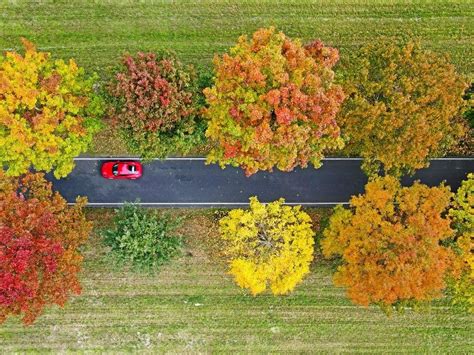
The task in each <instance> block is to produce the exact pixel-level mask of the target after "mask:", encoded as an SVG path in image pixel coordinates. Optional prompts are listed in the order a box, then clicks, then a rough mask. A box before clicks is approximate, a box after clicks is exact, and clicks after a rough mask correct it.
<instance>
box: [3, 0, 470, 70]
mask: <svg viewBox="0 0 474 355" xmlns="http://www.w3.org/2000/svg"><path fill="white" fill-rule="evenodd" d="M0 13H1V14H2V15H1V24H0V26H1V27H0V32H1V36H0V50H6V49H12V48H15V49H19V48H20V43H19V37H20V36H24V37H27V38H29V39H30V40H32V41H34V42H35V43H37V44H38V46H39V48H40V49H44V50H48V51H51V52H52V53H53V54H54V55H55V56H56V57H62V58H70V57H74V58H76V59H77V61H78V62H79V64H80V65H82V66H85V67H86V68H87V69H90V70H96V71H99V72H101V73H104V72H106V70H107V67H109V66H111V65H115V64H116V63H117V61H118V58H119V57H120V55H121V54H123V53H124V52H127V51H128V52H131V53H135V52H137V51H140V50H141V51H156V50H162V49H170V50H174V51H175V52H177V54H178V55H179V57H180V58H181V59H182V60H183V61H185V62H187V63H193V64H195V65H197V66H204V67H209V66H210V65H211V59H212V57H213V55H214V53H222V52H224V51H225V50H227V49H228V48H229V47H230V46H232V45H233V44H235V42H236V39H237V37H238V36H239V35H241V34H249V35H250V34H251V33H253V32H254V31H255V30H256V29H257V28H260V27H265V26H270V25H274V26H277V27H278V28H279V29H280V30H283V31H284V32H285V33H286V34H288V35H289V36H291V37H299V38H302V39H303V40H310V39H314V38H320V39H322V40H323V41H325V42H326V43H328V44H330V45H333V46H336V47H337V48H340V49H341V51H342V53H343V54H348V53H349V52H350V51H351V50H353V49H354V48H355V47H356V46H358V45H361V44H364V43H368V42H372V41H373V40H374V38H376V37H377V36H380V35H386V36H400V35H402V34H403V33H411V34H413V35H416V36H419V37H420V38H421V39H422V41H423V44H424V45H425V46H426V47H427V48H431V49H433V50H436V51H440V52H447V53H450V54H451V56H452V59H453V61H454V63H455V64H456V66H457V67H458V68H459V70H460V71H462V72H464V73H466V74H469V75H470V74H472V71H473V62H472V60H471V59H470V58H473V57H474V49H473V46H472V43H473V42H474V21H473V17H474V7H473V6H472V1H470V0H458V1H427V0H423V1H419V0H418V1H417V0H412V1H407V0H392V1H381V0H378V1H373V0H372V1H370V0H316V1H315V0H282V1H272V0H244V1H231V0H217V1H210V0H201V1H190V0H182V1H152V2H150V1H148V2H147V1H145V2H141V3H136V2H130V1H107V2H90V1H74V2H70V1H58V2H56V1H55V2H41V3H35V2H30V1H18V2H17V1H15V2H7V1H3V2H2V3H1V4H0Z"/></svg>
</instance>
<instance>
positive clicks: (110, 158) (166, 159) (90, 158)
mask: <svg viewBox="0 0 474 355" xmlns="http://www.w3.org/2000/svg"><path fill="white" fill-rule="evenodd" d="M74 160H76V161H80V160H94V161H97V160H140V157H110V156H109V157H106V156H104V157H77V158H74ZM152 160H162V161H168V160H169V161H173V160H191V161H192V160H199V161H205V160H206V158H205V157H174V158H173V157H172V158H164V159H160V158H154V159H152ZM324 160H362V158H342V157H341V158H337V157H335V158H323V161H324ZM430 160H472V161H474V157H453V158H433V159H430Z"/></svg>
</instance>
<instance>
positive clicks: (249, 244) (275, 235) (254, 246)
mask: <svg viewBox="0 0 474 355" xmlns="http://www.w3.org/2000/svg"><path fill="white" fill-rule="evenodd" d="M284 202H285V201H284V199H280V200H278V201H274V202H271V203H268V204H263V203H260V202H259V201H258V199H257V198H256V197H251V198H250V209H249V210H243V209H234V210H232V211H230V212H229V214H228V215H227V216H226V217H224V218H222V219H221V220H220V222H219V228H220V233H221V237H222V239H223V240H224V242H225V253H224V254H225V255H226V256H227V257H228V258H229V266H230V271H229V273H230V274H231V275H233V276H234V278H235V281H236V283H237V284H238V285H239V286H240V287H242V288H247V289H249V290H250V292H251V293H252V294H253V295H254V296H255V295H257V294H259V293H262V292H264V291H265V290H266V289H267V287H269V288H270V289H271V292H272V293H273V294H274V295H281V294H286V293H289V292H291V291H292V290H293V289H294V288H295V286H296V285H297V284H298V283H299V282H301V280H302V279H303V277H304V276H305V275H306V274H307V273H308V272H309V269H310V264H311V261H312V260H313V245H314V239H313V235H314V233H313V230H312V229H311V218H310V217H309V215H308V214H307V213H305V212H303V211H301V206H295V207H291V206H285V205H284Z"/></svg>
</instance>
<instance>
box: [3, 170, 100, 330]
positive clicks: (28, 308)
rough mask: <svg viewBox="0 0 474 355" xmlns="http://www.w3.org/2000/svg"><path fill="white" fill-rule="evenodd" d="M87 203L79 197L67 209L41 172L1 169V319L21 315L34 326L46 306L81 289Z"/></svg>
mask: <svg viewBox="0 0 474 355" xmlns="http://www.w3.org/2000/svg"><path fill="white" fill-rule="evenodd" d="M85 203H86V199H85V198H78V199H77V200H76V204H75V205H74V206H73V207H68V205H67V203H66V201H65V200H64V199H63V198H62V197H61V196H60V195H59V194H58V193H57V192H56V193H53V192H52V191H51V184H50V183H48V182H46V181H45V180H44V178H43V175H42V174H39V173H38V174H28V175H26V176H23V177H21V178H13V177H7V176H5V175H4V173H3V172H2V171H0V323H2V322H3V321H5V319H6V318H7V317H9V316H21V317H22V320H23V323H24V324H31V323H33V321H34V320H35V319H36V318H37V317H38V316H39V315H40V313H41V312H42V311H43V309H44V307H45V306H49V305H52V304H57V305H59V306H63V305H64V304H65V303H66V301H67V300H68V298H69V296H70V294H72V293H75V294H78V293H80V290H81V287H80V284H79V281H78V278H77V274H78V272H79V271H80V268H81V263H82V256H81V255H80V253H79V251H78V248H79V246H81V245H82V244H84V242H85V241H86V239H87V237H88V234H89V232H90V230H91V227H92V226H91V224H90V223H89V222H87V221H86V219H85V217H84V213H83V206H84V205H85Z"/></svg>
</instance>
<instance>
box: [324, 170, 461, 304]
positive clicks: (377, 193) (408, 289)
mask: <svg viewBox="0 0 474 355" xmlns="http://www.w3.org/2000/svg"><path fill="white" fill-rule="evenodd" d="M450 200H451V192H450V190H449V188H448V187H446V186H443V185H441V186H439V187H431V188H430V187H428V186H426V185H423V184H421V183H419V182H415V183H414V184H413V186H411V187H402V186H401V185H400V183H399V181H398V180H397V179H395V178H394V177H391V176H386V177H383V178H377V179H375V180H373V181H370V182H369V183H368V184H367V185H366V187H365V194H363V195H359V196H354V197H352V198H351V201H350V207H351V208H350V209H345V208H343V207H342V206H338V207H336V209H335V211H334V214H333V215H332V216H331V217H330V220H329V226H328V228H327V229H326V230H325V231H324V232H323V239H322V241H321V247H322V251H323V254H324V256H325V257H328V258H329V257H333V256H340V257H341V259H342V261H341V262H342V264H341V265H340V266H339V267H338V269H337V271H336V273H335V275H334V282H335V284H336V285H338V286H343V287H345V288H346V289H347V294H348V296H349V298H350V299H351V300H352V301H353V302H355V303H357V304H360V305H364V306H367V305H369V304H378V305H380V306H381V307H382V309H384V310H386V311H390V310H391V309H392V307H397V306H402V305H405V304H412V305H417V306H419V305H422V304H428V303H429V301H431V300H433V299H435V298H438V297H441V296H442V291H443V290H444V288H445V278H446V277H447V276H450V275H455V276H456V277H457V276H459V261H458V257H457V256H456V254H455V253H454V252H453V251H452V249H451V248H449V247H446V246H443V245H441V242H442V241H444V240H446V239H447V238H450V237H451V236H452V234H453V230H452V229H451V227H450V223H451V221H450V218H449V217H447V216H446V212H447V211H448V208H449V204H450Z"/></svg>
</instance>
